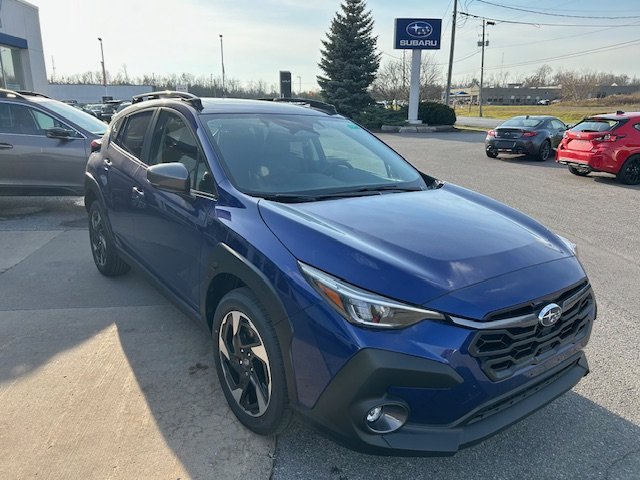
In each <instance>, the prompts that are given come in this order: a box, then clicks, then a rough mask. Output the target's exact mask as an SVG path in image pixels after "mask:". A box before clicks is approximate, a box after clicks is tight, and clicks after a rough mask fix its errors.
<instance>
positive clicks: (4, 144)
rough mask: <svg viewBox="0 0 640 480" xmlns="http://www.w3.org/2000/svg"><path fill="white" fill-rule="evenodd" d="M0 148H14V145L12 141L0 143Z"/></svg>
mask: <svg viewBox="0 0 640 480" xmlns="http://www.w3.org/2000/svg"><path fill="white" fill-rule="evenodd" d="M0 148H3V149H5V150H6V149H9V148H13V145H11V144H10V143H0Z"/></svg>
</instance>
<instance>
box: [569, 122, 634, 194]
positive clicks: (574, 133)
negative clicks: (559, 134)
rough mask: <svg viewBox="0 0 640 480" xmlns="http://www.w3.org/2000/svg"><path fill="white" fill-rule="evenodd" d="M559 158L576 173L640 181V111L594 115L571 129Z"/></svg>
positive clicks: (626, 181) (631, 181) (632, 183)
mask: <svg viewBox="0 0 640 480" xmlns="http://www.w3.org/2000/svg"><path fill="white" fill-rule="evenodd" d="M556 161H557V162H558V163H562V164H564V165H567V166H568V168H569V171H570V172H571V173H573V174H574V175H579V176H586V175H588V174H589V173H591V172H606V173H611V174H613V175H616V176H617V177H618V180H620V181H621V182H622V183H626V184H630V185H637V184H639V183H640V112H628V113H624V112H616V113H611V114H602V115H594V116H591V117H587V118H585V119H584V120H583V121H581V122H580V123H578V124H577V125H575V126H574V127H573V128H571V129H570V130H568V131H567V132H566V134H565V136H564V138H563V139H562V142H561V143H560V146H559V147H558V150H557V152H556Z"/></svg>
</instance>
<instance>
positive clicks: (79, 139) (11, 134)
mask: <svg viewBox="0 0 640 480" xmlns="http://www.w3.org/2000/svg"><path fill="white" fill-rule="evenodd" d="M106 128H107V125H106V124H104V123H103V122H100V121H99V120H97V119H95V118H94V117H92V116H91V115H89V114H87V113H85V112H83V111H81V110H78V109H77V108H75V107H73V106H71V105H68V104H66V103H63V102H58V101H57V100H53V99H50V98H48V97H45V96H44V95H38V94H33V93H28V92H22V93H17V92H12V91H10V90H0V193H3V194H17V193H20V194H50V193H55V194H72V195H82V194H83V193H84V183H85V181H84V177H85V175H84V171H85V168H86V165H87V159H88V158H89V154H90V153H91V142H92V141H93V140H95V139H98V138H100V137H101V136H102V135H103V134H104V132H105V131H106Z"/></svg>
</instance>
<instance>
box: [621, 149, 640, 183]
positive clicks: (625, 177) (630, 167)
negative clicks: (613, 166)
mask: <svg viewBox="0 0 640 480" xmlns="http://www.w3.org/2000/svg"><path fill="white" fill-rule="evenodd" d="M616 178H617V179H618V181H619V182H620V183H624V184H625V185H638V184H640V155H634V156H633V157H629V158H627V161H626V162H624V165H622V168H621V169H620V171H619V172H618V175H616Z"/></svg>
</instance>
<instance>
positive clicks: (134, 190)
mask: <svg viewBox="0 0 640 480" xmlns="http://www.w3.org/2000/svg"><path fill="white" fill-rule="evenodd" d="M131 193H132V194H133V195H135V196H136V197H144V190H142V189H141V188H139V187H132V188H131Z"/></svg>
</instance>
